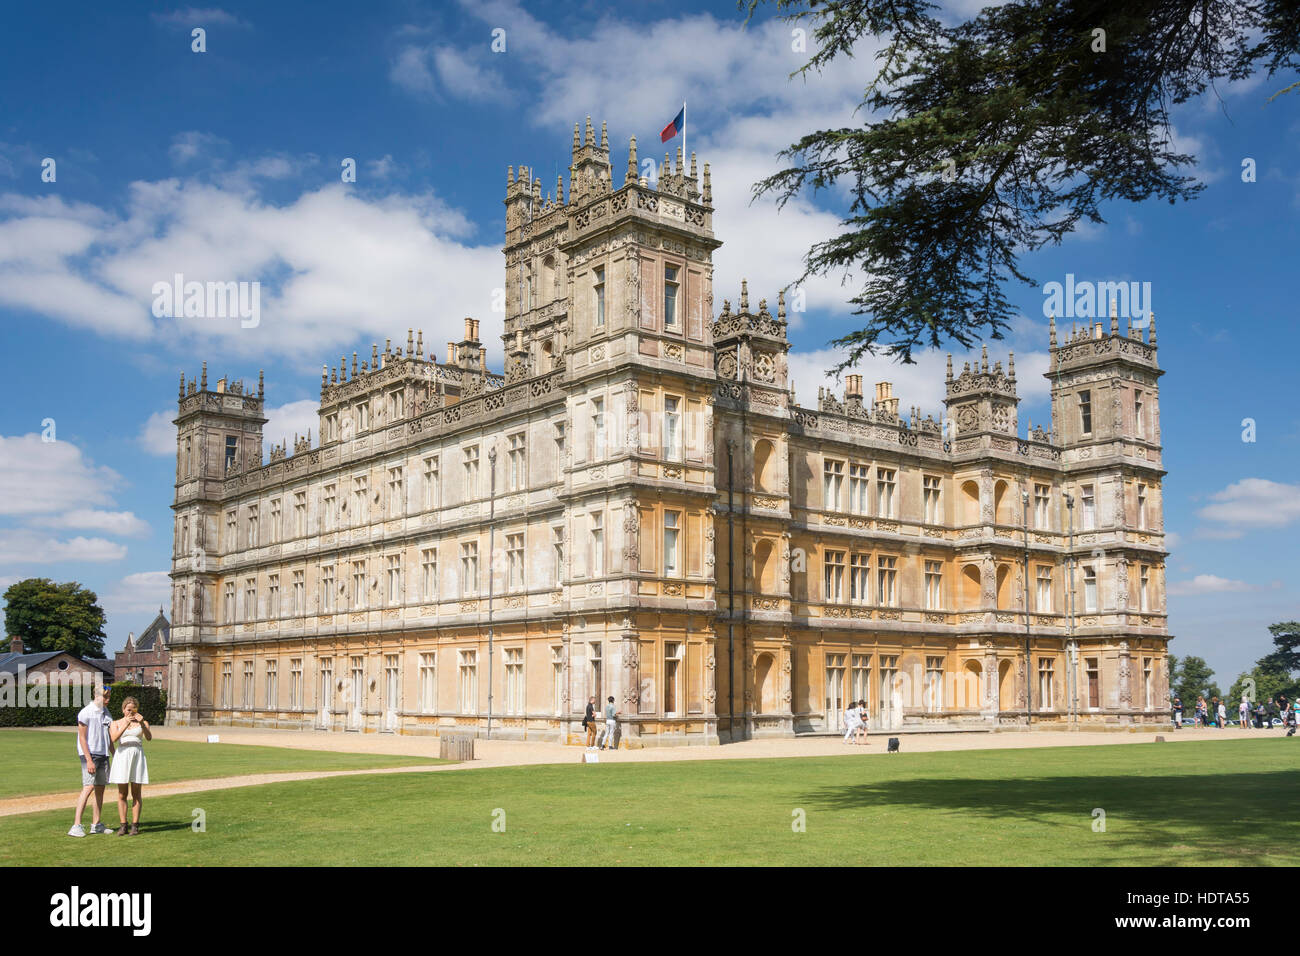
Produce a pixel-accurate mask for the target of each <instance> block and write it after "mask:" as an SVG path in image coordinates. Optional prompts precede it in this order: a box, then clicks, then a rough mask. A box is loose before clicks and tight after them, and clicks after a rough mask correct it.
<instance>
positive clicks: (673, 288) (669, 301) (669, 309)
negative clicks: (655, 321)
mask: <svg viewBox="0 0 1300 956" xmlns="http://www.w3.org/2000/svg"><path fill="white" fill-rule="evenodd" d="M679 271H680V270H679V269H678V268H677V266H666V267H665V268H664V328H666V329H675V328H676V327H677V293H678V290H679V286H678V282H677V273H678V272H679Z"/></svg>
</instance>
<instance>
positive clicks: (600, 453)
mask: <svg viewBox="0 0 1300 956" xmlns="http://www.w3.org/2000/svg"><path fill="white" fill-rule="evenodd" d="M591 457H592V458H593V459H595V460H598V459H601V458H604V457H605V400H604V399H603V398H593V399H592V400H591Z"/></svg>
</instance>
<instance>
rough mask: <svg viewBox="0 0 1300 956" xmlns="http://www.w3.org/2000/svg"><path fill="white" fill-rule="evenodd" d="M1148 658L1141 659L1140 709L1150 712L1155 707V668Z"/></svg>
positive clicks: (1151, 660)
mask: <svg viewBox="0 0 1300 956" xmlns="http://www.w3.org/2000/svg"><path fill="white" fill-rule="evenodd" d="M1154 663H1155V662H1154V661H1153V659H1152V658H1150V657H1144V658H1142V709H1143V710H1152V709H1153V708H1154V707H1155V705H1156V696H1155V667H1154Z"/></svg>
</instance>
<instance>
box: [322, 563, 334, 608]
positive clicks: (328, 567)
mask: <svg viewBox="0 0 1300 956" xmlns="http://www.w3.org/2000/svg"><path fill="white" fill-rule="evenodd" d="M320 609H321V612H322V613H325V614H329V613H330V612H332V611H333V610H334V565H332V564H325V565H321V569H320Z"/></svg>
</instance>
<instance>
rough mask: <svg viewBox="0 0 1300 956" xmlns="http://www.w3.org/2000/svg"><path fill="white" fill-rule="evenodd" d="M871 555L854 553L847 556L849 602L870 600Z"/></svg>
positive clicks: (858, 602) (866, 601) (867, 601)
mask: <svg viewBox="0 0 1300 956" xmlns="http://www.w3.org/2000/svg"><path fill="white" fill-rule="evenodd" d="M870 581H871V555H869V554H854V555H852V556H851V557H850V558H849V603H851V604H869V603H870V602H871V587H870Z"/></svg>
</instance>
